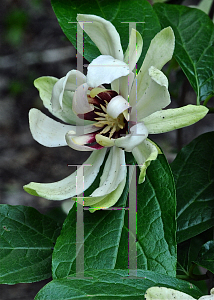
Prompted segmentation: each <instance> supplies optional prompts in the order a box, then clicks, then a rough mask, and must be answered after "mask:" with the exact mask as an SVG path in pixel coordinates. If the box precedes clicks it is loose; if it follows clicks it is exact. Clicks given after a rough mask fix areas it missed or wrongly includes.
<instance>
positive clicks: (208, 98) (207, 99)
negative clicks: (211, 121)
mask: <svg viewBox="0 0 214 300" xmlns="http://www.w3.org/2000/svg"><path fill="white" fill-rule="evenodd" d="M212 97H213V95H209V96H208V97H207V98H206V99H205V100H204V103H203V105H204V106H207V103H208V101H209V100H210V99H211V98H212Z"/></svg>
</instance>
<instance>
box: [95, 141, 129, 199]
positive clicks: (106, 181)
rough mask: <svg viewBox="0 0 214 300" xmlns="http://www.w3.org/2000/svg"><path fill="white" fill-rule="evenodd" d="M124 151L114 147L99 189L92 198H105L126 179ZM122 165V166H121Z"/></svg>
mask: <svg viewBox="0 0 214 300" xmlns="http://www.w3.org/2000/svg"><path fill="white" fill-rule="evenodd" d="M125 163H126V162H125V154H124V151H123V150H121V149H119V148H117V147H112V148H111V150H110V153H109V156H108V158H107V161H106V163H105V167H104V170H103V174H102V176H101V178H100V184H99V187H98V188H97V189H96V190H95V191H94V192H93V193H92V194H91V196H92V197H100V196H105V195H107V194H109V193H111V192H112V191H114V190H115V189H116V188H117V186H118V185H119V183H120V182H122V181H123V179H124V178H125V177H126V167H124V165H125ZM121 165H122V166H121Z"/></svg>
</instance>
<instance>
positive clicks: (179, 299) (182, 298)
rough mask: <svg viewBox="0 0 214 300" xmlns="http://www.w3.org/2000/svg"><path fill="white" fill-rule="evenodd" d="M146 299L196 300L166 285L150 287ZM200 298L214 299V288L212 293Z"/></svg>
mask: <svg viewBox="0 0 214 300" xmlns="http://www.w3.org/2000/svg"><path fill="white" fill-rule="evenodd" d="M145 299H146V300H196V299H195V298H193V297H192V296H190V295H188V294H186V293H183V292H180V291H177V290H174V289H170V288H166V287H158V286H154V287H151V288H149V289H148V290H147V291H146V293H145ZM198 300H214V288H212V289H211V291H210V295H207V296H202V297H200V298H199V299H198Z"/></svg>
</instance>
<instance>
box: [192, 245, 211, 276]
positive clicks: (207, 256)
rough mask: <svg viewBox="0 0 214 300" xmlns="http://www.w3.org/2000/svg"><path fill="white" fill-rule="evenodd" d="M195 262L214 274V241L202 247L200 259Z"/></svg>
mask: <svg viewBox="0 0 214 300" xmlns="http://www.w3.org/2000/svg"><path fill="white" fill-rule="evenodd" d="M194 262H195V263H196V264H197V265H199V266H202V267H204V268H205V269H207V270H209V271H210V272H212V273H214V241H208V242H207V243H206V244H204V245H203V246H202V247H201V250H200V252H199V254H198V257H197V259H196V260H195V261H194Z"/></svg>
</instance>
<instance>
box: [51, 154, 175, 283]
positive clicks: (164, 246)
mask: <svg viewBox="0 0 214 300" xmlns="http://www.w3.org/2000/svg"><path fill="white" fill-rule="evenodd" d="M126 162H127V164H133V162H134V159H133V156H132V155H131V154H128V155H127V159H126ZM147 177H148V178H147V179H146V182H145V183H143V184H141V185H138V188H139V192H138V206H137V209H138V215H137V216H138V223H137V224H138V229H137V239H138V242H137V250H138V257H137V260H138V268H142V269H148V270H153V271H156V272H159V273H162V274H166V275H171V276H175V269H176V239H175V232H176V227H175V190H174V184H173V178H172V174H171V171H170V168H169V166H168V164H167V161H166V159H165V158H164V156H163V155H160V156H159V157H158V159H157V160H156V161H154V163H152V164H151V165H150V166H149V168H148V176H147ZM157 178H158V180H157ZM127 193H128V183H127V184H126V188H125V190H124V192H123V195H122V196H121V198H120V200H119V202H118V203H117V204H116V205H115V206H117V207H124V206H125V205H126V198H127ZM124 222H125V224H124ZM127 222H128V213H127V210H126V212H125V210H122V209H115V210H114V211H111V210H109V211H96V212H95V213H93V214H91V213H89V212H88V211H84V237H85V242H84V269H85V270H88V269H113V268H115V266H116V268H121V269H128V248H127V247H128V225H127ZM75 256H76V208H75V207H73V209H72V210H71V211H70V213H69V215H68V217H67V219H66V221H65V223H64V226H63V229H62V232H61V235H60V236H59V238H58V239H57V243H56V246H55V248H54V252H53V278H54V279H57V278H64V277H66V276H69V275H70V274H72V273H74V272H75V270H76V261H75Z"/></svg>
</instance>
